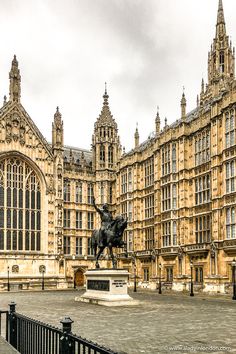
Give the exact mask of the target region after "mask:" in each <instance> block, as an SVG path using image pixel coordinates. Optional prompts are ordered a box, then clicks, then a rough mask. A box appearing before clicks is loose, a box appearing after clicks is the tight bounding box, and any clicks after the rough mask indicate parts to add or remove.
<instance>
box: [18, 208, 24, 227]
mask: <svg viewBox="0 0 236 354" xmlns="http://www.w3.org/2000/svg"><path fill="white" fill-rule="evenodd" d="M18 228H19V229H23V210H19V214H18Z"/></svg>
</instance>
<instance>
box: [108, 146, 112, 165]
mask: <svg viewBox="0 0 236 354" xmlns="http://www.w3.org/2000/svg"><path fill="white" fill-rule="evenodd" d="M108 164H109V165H110V166H109V167H111V165H112V164H113V146H112V145H110V146H109V147H108Z"/></svg>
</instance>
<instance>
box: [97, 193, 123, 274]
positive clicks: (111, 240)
mask: <svg viewBox="0 0 236 354" xmlns="http://www.w3.org/2000/svg"><path fill="white" fill-rule="evenodd" d="M93 205H94V207H95V209H96V210H97V212H98V213H99V215H100V217H101V228H100V229H99V230H94V231H93V233H92V237H91V247H92V248H93V250H94V255H95V258H96V268H100V266H99V263H98V260H99V257H100V256H101V254H102V252H103V251H104V249H105V248H106V247H107V248H108V249H109V252H110V256H111V259H112V266H113V268H117V260H116V259H115V257H114V254H113V252H112V248H113V247H117V248H121V247H125V249H126V243H125V242H124V241H123V240H122V237H123V233H124V230H125V229H126V227H127V220H125V219H124V218H123V217H122V216H117V217H116V218H115V219H114V220H113V218H112V215H111V213H110V212H109V210H108V206H107V205H106V204H104V205H103V208H102V209H99V208H98V207H97V206H96V204H95V200H94V199H93ZM97 248H98V249H99V250H98V252H97Z"/></svg>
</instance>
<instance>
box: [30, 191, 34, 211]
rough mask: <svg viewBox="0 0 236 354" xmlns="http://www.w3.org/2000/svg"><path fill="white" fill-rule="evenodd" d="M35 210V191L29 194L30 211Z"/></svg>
mask: <svg viewBox="0 0 236 354" xmlns="http://www.w3.org/2000/svg"><path fill="white" fill-rule="evenodd" d="M34 208H35V191H32V192H31V209H34Z"/></svg>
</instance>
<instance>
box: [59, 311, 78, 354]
mask: <svg viewBox="0 0 236 354" xmlns="http://www.w3.org/2000/svg"><path fill="white" fill-rule="evenodd" d="M73 322H74V321H72V319H71V318H70V317H65V318H64V320H62V321H61V322H60V323H61V324H62V331H63V335H62V336H61V338H60V350H59V354H74V352H75V342H74V340H73V339H72V338H71V337H70V333H71V325H72V323H73Z"/></svg>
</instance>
